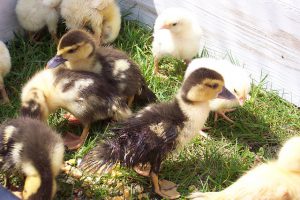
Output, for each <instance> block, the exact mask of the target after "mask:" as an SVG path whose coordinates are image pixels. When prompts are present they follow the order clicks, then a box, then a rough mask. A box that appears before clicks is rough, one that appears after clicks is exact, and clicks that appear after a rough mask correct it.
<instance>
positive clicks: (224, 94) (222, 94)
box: [217, 86, 236, 100]
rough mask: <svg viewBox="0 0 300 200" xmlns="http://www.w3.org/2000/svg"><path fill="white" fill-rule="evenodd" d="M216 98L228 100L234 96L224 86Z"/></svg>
mask: <svg viewBox="0 0 300 200" xmlns="http://www.w3.org/2000/svg"><path fill="white" fill-rule="evenodd" d="M217 98H220V99H228V100H232V99H236V97H235V96H234V95H233V94H232V93H231V92H230V91H229V90H228V89H227V88H226V87H224V86H223V89H222V91H221V92H220V93H219V94H218V96H217Z"/></svg>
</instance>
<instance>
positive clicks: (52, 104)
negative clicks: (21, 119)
mask: <svg viewBox="0 0 300 200" xmlns="http://www.w3.org/2000/svg"><path fill="white" fill-rule="evenodd" d="M21 101H22V107H21V114H22V115H25V116H31V117H34V118H38V119H42V120H44V121H46V120H47V118H48V116H49V114H50V113H53V112H55V111H56V110H57V109H58V108H63V109H65V110H67V111H69V112H70V113H71V114H73V115H74V116H75V117H76V118H77V119H79V121H80V122H81V123H82V124H83V132H82V134H81V136H80V137H78V136H75V135H72V134H68V135H67V136H66V137H65V144H66V145H67V147H68V148H69V149H77V148H79V147H80V146H81V145H82V144H83V143H84V141H85V139H86V138H87V136H88V132H89V128H90V124H91V123H92V122H94V121H96V120H104V119H109V118H112V119H114V120H117V121H118V120H122V119H125V118H127V117H128V116H129V115H130V114H131V111H130V109H129V108H128V106H127V104H126V102H125V101H124V100H123V99H122V98H121V97H120V95H119V94H118V92H117V90H116V88H115V86H114V85H111V84H110V83H108V82H107V81H106V80H105V79H104V78H102V77H101V76H100V75H96V74H95V73H92V72H86V71H73V70H69V69H66V68H63V67H61V68H56V69H44V70H42V71H40V72H38V73H36V74H35V75H34V76H33V77H32V78H31V79H30V80H29V81H28V82H27V83H26V85H25V86H24V87H23V89H22V95H21Z"/></svg>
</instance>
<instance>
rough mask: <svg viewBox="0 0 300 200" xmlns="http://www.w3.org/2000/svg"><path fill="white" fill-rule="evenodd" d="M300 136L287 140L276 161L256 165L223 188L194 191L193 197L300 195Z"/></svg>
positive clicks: (270, 199) (248, 199)
mask: <svg viewBox="0 0 300 200" xmlns="http://www.w3.org/2000/svg"><path fill="white" fill-rule="evenodd" d="M299 185H300V137H294V138H292V139H290V140H288V141H287V142H286V143H285V145H284V146H283V147H282V149H281V151H280V153H279V157H278V159H277V160H276V161H271V162H268V163H265V164H262V165H259V166H257V167H255V168H254V169H252V170H250V171H249V172H247V173H246V174H244V175H243V176H242V177H241V178H240V179H238V180H237V181H236V182H235V183H233V184H232V185H231V186H229V187H228V188H226V189H225V190H222V191H220V192H207V193H201V192H195V193H193V194H192V195H191V197H190V198H191V199H194V200H217V199H218V200H292V199H295V200H296V199H300V187H299Z"/></svg>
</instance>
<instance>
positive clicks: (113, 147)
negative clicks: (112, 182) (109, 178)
mask: <svg viewBox="0 0 300 200" xmlns="http://www.w3.org/2000/svg"><path fill="white" fill-rule="evenodd" d="M123 154H124V153H123V151H122V150H121V146H120V144H119V143H118V142H117V141H116V140H113V139H112V140H106V141H105V142H103V143H102V144H99V145H97V146H95V147H94V148H93V149H92V150H91V151H90V152H88V153H87V154H86V155H85V156H84V157H83V159H82V162H81V163H80V165H79V168H80V169H82V170H84V171H86V172H90V173H95V172H98V173H100V174H102V173H107V172H109V171H110V169H111V168H112V167H113V166H114V165H115V164H116V163H117V162H118V161H119V160H120V157H122V155H123Z"/></svg>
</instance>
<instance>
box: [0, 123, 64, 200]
mask: <svg viewBox="0 0 300 200" xmlns="http://www.w3.org/2000/svg"><path fill="white" fill-rule="evenodd" d="M45 141H46V142H45ZM63 157H64V144H63V141H62V139H61V137H60V135H59V134H57V133H56V132H55V131H53V130H52V129H51V128H50V127H48V126H47V125H46V124H45V123H43V122H41V121H40V120H36V119H31V118H22V117H20V118H17V119H11V120H8V121H6V122H4V123H3V124H2V125H1V127H0V169H1V170H2V171H4V172H11V171H18V172H21V173H22V174H24V175H25V176H26V179H25V184H24V189H23V192H22V199H25V200H27V199H28V200H34V199H43V200H51V199H53V197H54V195H55V193H56V180H55V178H56V176H57V175H58V174H59V171H60V167H61V165H62V163H63ZM0 198H1V197H0ZM1 199H2V198H1Z"/></svg>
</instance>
